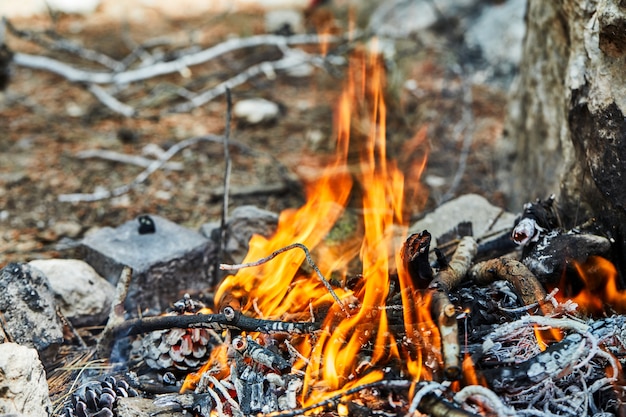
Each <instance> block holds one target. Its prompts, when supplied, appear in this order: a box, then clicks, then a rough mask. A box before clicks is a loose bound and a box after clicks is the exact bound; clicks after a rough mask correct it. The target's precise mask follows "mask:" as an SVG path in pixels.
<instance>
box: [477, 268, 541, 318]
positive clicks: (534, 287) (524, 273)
mask: <svg viewBox="0 0 626 417" xmlns="http://www.w3.org/2000/svg"><path fill="white" fill-rule="evenodd" d="M469 274H470V277H471V278H472V279H473V280H474V281H475V282H476V283H477V284H479V285H487V284H490V283H492V282H494V281H496V280H498V279H503V280H506V281H508V282H510V283H511V284H512V285H513V287H514V288H515V291H516V292H517V294H518V295H519V296H520V298H521V299H522V301H523V302H524V304H525V305H530V304H533V303H541V302H543V301H544V300H545V299H546V296H547V294H546V290H545V289H544V288H543V286H542V285H541V283H540V282H539V281H538V280H537V278H536V277H535V275H534V274H533V273H532V272H530V270H529V269H528V268H527V267H526V266H525V265H524V264H523V263H521V262H520V261H517V260H515V259H511V258H496V259H491V260H488V261H484V262H480V263H477V264H476V265H474V266H473V267H472V269H471V270H470V273H469ZM542 309H543V311H544V312H546V313H548V312H551V311H552V309H553V306H552V305H551V304H549V303H545V304H543V306H542Z"/></svg>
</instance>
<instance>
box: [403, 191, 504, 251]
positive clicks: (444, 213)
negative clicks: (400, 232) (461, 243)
mask: <svg viewBox="0 0 626 417" xmlns="http://www.w3.org/2000/svg"><path fill="white" fill-rule="evenodd" d="M515 217H516V216H515V215H514V214H512V213H509V212H507V211H505V210H504V209H501V208H500V207H496V206H494V205H492V204H491V203H489V201H487V199H485V198H484V197H482V196H479V195H477V194H465V195H462V196H460V197H458V198H455V199H454V200H450V201H448V202H447V203H445V204H442V205H441V206H439V207H438V208H437V209H436V210H435V211H433V212H432V213H429V214H427V215H426V216H425V217H424V218H423V219H421V220H419V221H417V222H416V223H414V224H413V225H412V226H411V227H410V228H409V234H411V233H418V232H421V231H423V230H428V231H429V232H430V234H431V235H432V237H433V241H432V243H431V246H432V247H434V246H436V245H437V242H436V239H437V238H438V237H440V236H441V235H443V234H444V233H446V232H448V231H449V230H451V229H452V228H454V227H455V226H456V225H457V224H459V223H460V222H463V221H469V222H471V223H472V230H473V232H474V237H481V236H483V235H485V234H487V233H489V232H491V231H493V232H495V231H500V230H502V231H504V230H508V229H511V228H512V227H513V223H514V221H515Z"/></svg>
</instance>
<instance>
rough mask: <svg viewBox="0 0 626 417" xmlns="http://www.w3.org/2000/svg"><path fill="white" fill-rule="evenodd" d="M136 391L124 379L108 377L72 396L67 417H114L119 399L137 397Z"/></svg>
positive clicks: (65, 409)
mask: <svg viewBox="0 0 626 417" xmlns="http://www.w3.org/2000/svg"><path fill="white" fill-rule="evenodd" d="M136 396H138V393H137V391H135V390H134V389H133V388H132V387H131V386H130V385H128V383H127V382H126V381H124V380H123V379H116V378H114V377H112V376H108V377H106V378H105V380H104V381H102V382H100V383H99V384H95V385H90V386H87V387H86V388H85V389H84V391H82V392H81V393H79V394H74V395H73V396H72V399H71V402H68V403H67V404H66V405H65V407H64V409H63V412H64V415H65V416H66V417H113V416H115V415H116V414H115V412H114V409H115V406H116V404H117V399H118V398H119V397H136Z"/></svg>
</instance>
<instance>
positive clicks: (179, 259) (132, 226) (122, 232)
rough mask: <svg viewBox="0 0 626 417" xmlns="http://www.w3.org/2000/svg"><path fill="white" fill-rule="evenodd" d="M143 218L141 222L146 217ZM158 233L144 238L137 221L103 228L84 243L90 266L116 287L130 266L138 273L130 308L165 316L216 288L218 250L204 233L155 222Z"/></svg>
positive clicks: (160, 219) (160, 220)
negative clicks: (184, 300)
mask: <svg viewBox="0 0 626 417" xmlns="http://www.w3.org/2000/svg"><path fill="white" fill-rule="evenodd" d="M140 217H141V216H140ZM150 218H151V219H152V220H153V221H154V226H155V232H154V233H145V234H140V233H139V225H140V224H139V222H138V221H137V219H135V220H130V221H128V222H126V223H124V224H123V225H121V226H119V227H117V228H115V229H113V228H110V227H105V228H102V229H100V230H98V231H96V232H94V233H92V234H90V235H89V236H87V237H85V239H84V240H83V248H84V251H85V261H86V262H87V263H89V264H90V265H91V266H92V267H93V268H94V269H95V270H96V271H97V272H98V273H99V274H100V275H102V276H103V277H104V278H106V279H107V280H108V281H109V282H111V283H113V284H116V283H117V281H118V279H119V276H120V273H121V272H122V269H123V268H124V266H125V265H128V266H129V267H131V268H132V269H133V277H132V280H131V284H130V288H129V291H128V296H127V297H126V303H125V307H126V309H127V310H128V311H136V308H137V307H140V308H141V309H145V308H150V309H155V310H156V311H163V310H164V309H165V308H166V307H167V306H168V305H169V304H170V303H172V302H174V301H176V300H177V299H179V298H180V297H181V296H182V295H183V294H184V293H185V292H187V291H192V290H200V289H206V288H207V287H210V286H211V285H212V284H213V283H212V282H211V279H210V278H211V273H210V272H211V271H210V270H209V269H210V267H211V264H212V262H211V259H210V258H211V254H212V253H214V251H215V245H214V244H213V242H211V241H210V240H209V239H206V238H205V237H204V236H202V235H201V234H200V233H197V232H195V231H193V230H189V229H187V228H185V227H182V226H179V225H177V224H176V223H173V222H171V221H169V220H167V219H165V218H163V217H159V216H153V215H151V216H150Z"/></svg>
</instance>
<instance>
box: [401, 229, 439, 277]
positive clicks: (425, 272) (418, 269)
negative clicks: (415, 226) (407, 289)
mask: <svg viewBox="0 0 626 417" xmlns="http://www.w3.org/2000/svg"><path fill="white" fill-rule="evenodd" d="M430 241H431V235H430V233H428V231H427V230H424V231H423V232H421V233H414V234H412V235H411V236H409V237H408V238H407V240H406V241H405V242H404V245H403V246H402V249H401V251H400V257H401V258H402V262H403V264H404V268H405V270H406V271H407V272H408V273H409V275H410V276H411V281H412V282H413V285H414V286H415V287H416V288H426V287H428V284H430V282H431V281H432V279H433V269H432V268H431V267H430V261H429V260H428V252H429V250H430Z"/></svg>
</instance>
